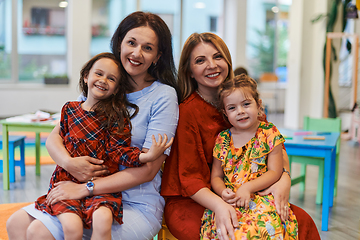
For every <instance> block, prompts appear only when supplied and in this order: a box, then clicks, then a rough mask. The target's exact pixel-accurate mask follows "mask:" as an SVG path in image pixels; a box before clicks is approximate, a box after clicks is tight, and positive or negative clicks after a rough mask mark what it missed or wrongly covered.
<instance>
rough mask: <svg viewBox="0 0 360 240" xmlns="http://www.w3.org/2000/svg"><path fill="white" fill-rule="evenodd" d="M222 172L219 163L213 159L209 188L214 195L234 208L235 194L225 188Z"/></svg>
mask: <svg viewBox="0 0 360 240" xmlns="http://www.w3.org/2000/svg"><path fill="white" fill-rule="evenodd" d="M223 179H224V172H223V170H222V167H221V161H220V160H219V159H216V158H213V165H212V170H211V187H212V189H213V190H214V191H215V193H216V194H217V195H219V196H221V198H222V199H223V200H224V201H225V202H227V203H229V204H230V205H232V206H235V203H236V200H237V199H235V193H234V192H233V191H232V190H231V189H230V188H226V186H225V183H224V180H223Z"/></svg>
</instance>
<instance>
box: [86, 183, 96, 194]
mask: <svg viewBox="0 0 360 240" xmlns="http://www.w3.org/2000/svg"><path fill="white" fill-rule="evenodd" d="M94 186H95V184H94V183H93V182H92V179H91V180H90V181H88V182H87V183H86V188H87V190H89V193H90V197H91V196H92V195H94V194H93V192H94Z"/></svg>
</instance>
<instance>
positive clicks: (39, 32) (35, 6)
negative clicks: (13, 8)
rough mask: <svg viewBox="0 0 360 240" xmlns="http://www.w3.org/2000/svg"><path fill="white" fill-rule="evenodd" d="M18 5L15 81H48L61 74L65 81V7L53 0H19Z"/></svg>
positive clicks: (65, 81)
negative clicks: (17, 61) (16, 74)
mask: <svg viewBox="0 0 360 240" xmlns="http://www.w3.org/2000/svg"><path fill="white" fill-rule="evenodd" d="M18 7H19V8H20V9H22V15H19V16H18V21H19V22H20V23H22V31H18V32H19V34H18V54H19V82H36V83H48V79H52V78H59V77H61V78H63V79H65V80H64V82H63V83H67V76H66V36H65V30H66V18H65V11H66V9H65V8H61V7H59V1H57V0H51V1H45V0H36V1H35V0H30V1H29V0H26V1H25V0H23V1H22V2H21V4H19V6H18ZM50 82H51V83H56V82H53V81H50ZM58 83H59V82H58Z"/></svg>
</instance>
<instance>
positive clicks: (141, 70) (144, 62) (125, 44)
mask: <svg viewBox="0 0 360 240" xmlns="http://www.w3.org/2000/svg"><path fill="white" fill-rule="evenodd" d="M158 44H159V39H158V36H157V35H156V33H155V32H154V31H153V30H152V29H151V28H150V27H148V26H142V27H137V28H133V29H131V30H130V31H128V32H127V33H126V35H125V37H124V39H123V41H122V42H121V46H120V59H121V63H122V65H123V66H124V69H125V71H126V72H127V73H128V74H129V75H130V76H131V77H132V78H133V80H134V81H135V82H137V79H140V80H143V79H145V77H146V76H147V74H148V72H147V71H148V68H149V67H150V65H151V64H152V63H156V62H157V61H158V60H159V57H160V54H159V47H158Z"/></svg>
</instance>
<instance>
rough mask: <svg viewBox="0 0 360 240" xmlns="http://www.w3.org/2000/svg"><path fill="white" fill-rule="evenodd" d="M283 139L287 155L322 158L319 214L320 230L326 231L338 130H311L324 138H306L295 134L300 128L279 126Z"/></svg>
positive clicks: (331, 198)
mask: <svg viewBox="0 0 360 240" xmlns="http://www.w3.org/2000/svg"><path fill="white" fill-rule="evenodd" d="M279 131H280V133H281V134H282V135H284V136H286V137H287V138H288V139H286V138H285V139H286V140H285V148H286V152H287V154H288V155H294V156H307V157H321V158H324V187H323V203H322V216H321V230H322V231H327V230H328V225H329V211H330V207H332V206H333V201H334V183H335V166H336V162H335V159H336V143H337V140H338V138H339V137H340V133H339V132H329V133H324V132H316V131H311V132H312V133H311V136H318V137H319V136H321V137H324V140H306V139H304V137H308V136H307V135H296V134H295V133H298V132H301V130H300V131H299V130H290V129H283V128H279Z"/></svg>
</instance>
